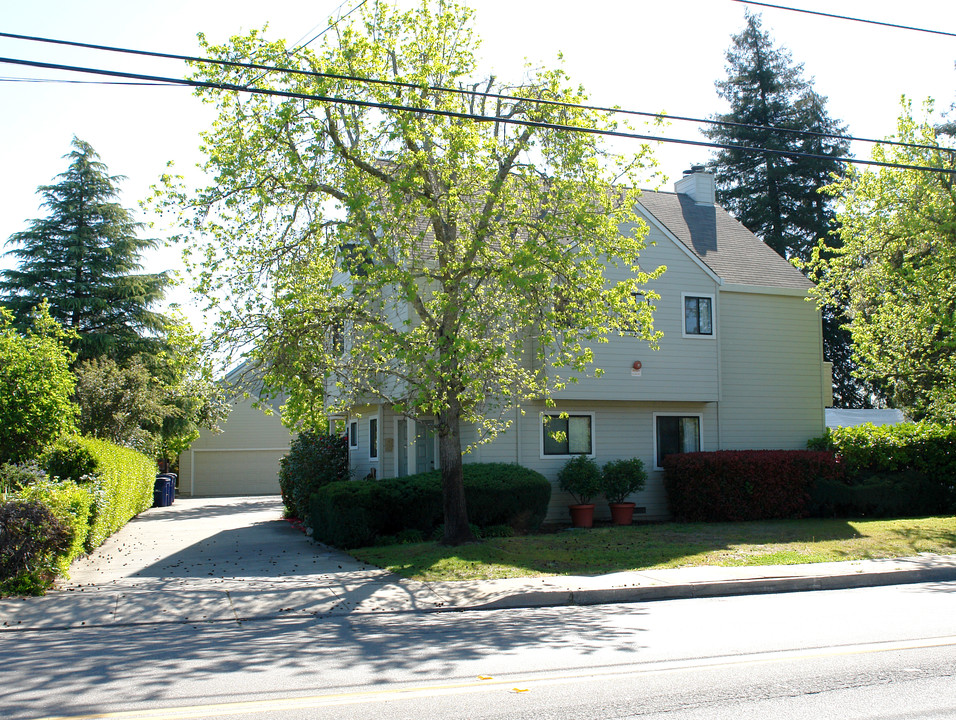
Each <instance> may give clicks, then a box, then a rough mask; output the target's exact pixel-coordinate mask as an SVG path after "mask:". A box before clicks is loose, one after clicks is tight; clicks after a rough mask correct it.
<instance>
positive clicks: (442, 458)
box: [438, 407, 475, 545]
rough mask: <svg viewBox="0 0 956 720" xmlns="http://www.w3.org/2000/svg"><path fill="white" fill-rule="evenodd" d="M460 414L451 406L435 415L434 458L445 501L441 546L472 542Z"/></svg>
mask: <svg viewBox="0 0 956 720" xmlns="http://www.w3.org/2000/svg"><path fill="white" fill-rule="evenodd" d="M460 414H461V412H460V409H459V408H457V407H453V408H449V409H448V410H446V411H445V412H443V413H440V414H439V416H438V458H439V462H440V463H441V482H442V496H443V498H444V504H445V535H444V537H443V538H442V544H443V545H462V544H463V543H468V542H474V541H475V536H474V535H473V534H472V532H471V527H470V526H469V524H468V509H467V507H466V506H465V483H464V478H463V475H462V462H461V432H460V428H459V425H460V421H459V419H460Z"/></svg>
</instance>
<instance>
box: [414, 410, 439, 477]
mask: <svg viewBox="0 0 956 720" xmlns="http://www.w3.org/2000/svg"><path fill="white" fill-rule="evenodd" d="M435 467H436V463H435V423H434V421H432V420H418V421H416V422H415V472H416V473H422V472H427V471H429V470H434V469H435Z"/></svg>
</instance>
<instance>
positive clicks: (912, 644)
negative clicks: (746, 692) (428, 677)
mask: <svg viewBox="0 0 956 720" xmlns="http://www.w3.org/2000/svg"><path fill="white" fill-rule="evenodd" d="M952 645H956V636H954V635H950V636H945V637H938V638H927V639H925V640H905V641H891V642H881V643H866V644H858V645H843V646H839V647H834V648H812V649H808V650H781V651H772V652H765V653H753V654H747V655H736V656H727V657H713V658H701V659H696V660H677V661H674V660H667V661H660V662H655V663H645V664H641V665H640V666H633V665H632V666H629V667H628V669H627V670H621V669H620V668H614V669H610V668H609V669H605V670H588V671H586V672H580V673H566V674H560V675H555V674H542V675H530V676H512V677H506V678H495V679H492V678H486V679H479V680H475V681H470V682H461V683H450V684H443V685H428V686H424V687H410V688H389V689H385V690H368V691H362V692H348V693H329V694H325V695H310V696H305V697H290V698H276V699H273V700H245V701H240V702H228V703H217V704H211V705H189V706H180V707H167V708H155V709H150V710H130V711H121V712H107V713H94V714H92V715H58V716H50V717H44V718H37V719H36V720H191V719H192V718H212V717H223V716H227V715H246V714H249V713H256V712H278V711H286V710H308V709H316V708H322V707H334V706H337V705H355V704H359V703H374V702H387V701H394V700H399V699H404V698H425V697H437V696H441V695H452V694H456V693H461V692H482V691H487V690H491V689H497V690H500V689H501V688H502V687H504V688H505V689H506V690H508V691H509V692H514V689H515V688H516V686H519V685H520V686H522V688H524V687H527V688H528V690H531V689H533V687H534V686H535V685H539V686H540V685H551V684H555V683H561V682H568V681H576V680H585V679H592V678H613V677H615V676H618V677H621V676H632V677H633V676H635V675H651V674H662V673H671V672H683V671H687V670H707V669H718V668H727V667H732V666H747V665H761V664H769V663H776V662H789V661H794V660H815V659H825V658H834V657H841V656H849V655H866V654H872V653H882V652H898V651H902V650H920V649H926V648H934V647H947V646H952ZM479 677H483V676H479ZM521 692H522V693H524V692H526V690H525V689H522V690H521Z"/></svg>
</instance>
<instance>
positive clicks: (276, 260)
mask: <svg viewBox="0 0 956 720" xmlns="http://www.w3.org/2000/svg"><path fill="white" fill-rule="evenodd" d="M433 4H434V5H435V6H436V8H435V9H434V10H433V9H432V5H433ZM471 14H472V13H471V11H470V10H468V9H466V8H464V7H461V6H458V5H456V4H454V3H452V2H437V3H429V2H427V1H426V2H423V3H422V5H421V6H420V7H419V8H418V9H417V10H415V11H411V12H399V11H397V10H394V9H390V8H388V7H386V4H385V3H381V4H379V3H376V4H375V6H374V9H372V10H369V11H368V14H367V15H366V16H365V17H364V18H363V20H362V21H361V22H360V23H355V24H352V25H349V26H347V27H342V26H338V29H337V31H336V32H337V33H338V34H337V37H335V38H333V39H330V40H328V41H326V44H325V45H324V46H323V47H322V48H321V49H319V50H317V51H312V50H310V49H308V48H298V49H294V50H290V49H288V48H287V47H286V46H285V44H284V43H283V42H267V41H266V40H264V39H263V38H262V37H260V36H259V35H258V34H257V33H252V34H250V35H249V36H247V37H236V38H233V39H232V40H231V42H230V43H229V44H227V45H223V46H210V45H206V46H205V50H206V52H207V54H208V55H210V56H211V57H215V58H218V59H221V60H230V61H239V62H250V61H251V62H255V63H261V64H268V65H272V66H276V67H281V68H299V69H303V70H307V71H315V72H317V73H324V74H321V75H320V74H313V75H303V74H292V73H290V72H286V71H280V70H277V71H275V72H263V71H262V70H258V69H245V68H242V67H235V66H222V65H202V66H199V67H197V71H196V74H197V76H198V77H199V78H201V79H203V80H208V81H211V82H217V83H230V84H233V85H236V86H243V85H252V86H255V87H258V88H273V89H278V90H282V91H287V92H292V93H299V94H303V95H309V96H311V97H301V98H288V97H286V98H272V97H266V96H263V95H248V94H245V93H237V92H233V91H230V90H203V91H200V92H201V94H202V95H204V96H205V97H206V98H207V99H208V100H209V101H210V102H214V103H216V104H217V107H218V110H219V118H218V121H217V122H216V124H215V126H214V129H213V130H212V131H210V132H208V133H206V134H205V141H206V142H205V147H206V148H207V153H208V155H209V157H208V161H207V163H206V170H207V171H208V172H209V173H210V174H211V175H212V176H213V177H215V178H216V184H215V185H214V186H212V187H210V188H208V189H206V190H204V191H202V192H200V193H198V194H197V195H196V196H194V197H190V196H187V195H185V194H180V193H177V192H176V191H175V190H174V189H173V188H171V189H170V191H169V192H170V194H169V195H168V196H167V197H168V201H169V202H170V203H172V204H174V205H178V206H180V207H185V208H186V209H187V210H186V212H187V215H186V216H185V218H184V219H185V220H186V221H187V223H189V225H188V227H189V228H190V229H191V230H192V231H193V232H194V233H195V234H196V236H197V237H206V238H210V239H211V242H209V243H207V244H206V245H205V247H200V249H199V257H200V259H201V262H202V272H201V274H200V276H199V277H200V282H199V284H198V288H197V289H198V290H199V291H200V292H201V293H202V294H204V295H206V296H207V297H208V298H209V305H210V308H217V309H218V310H219V311H220V317H219V323H218V335H217V341H218V344H219V346H220V347H232V348H233V349H235V350H238V351H242V350H243V349H248V348H249V346H250V343H252V344H253V346H254V347H253V349H252V351H251V355H252V356H253V357H254V358H255V359H256V360H258V362H259V363H260V365H261V366H262V367H263V368H265V369H266V370H267V373H266V381H267V382H268V383H270V384H271V386H272V387H274V388H279V387H282V388H286V389H287V390H288V391H289V393H290V395H291V398H290V405H289V406H290V407H291V408H300V409H302V408H308V407H311V406H312V402H313V400H312V399H313V398H314V397H316V396H319V397H322V396H324V397H325V399H326V402H327V404H328V407H329V408H330V409H335V408H347V407H355V406H356V405H361V404H363V403H366V402H368V401H369V400H372V401H379V402H383V403H385V404H387V406H389V407H391V408H392V409H394V410H395V411H396V412H399V413H403V414H405V415H406V416H408V417H410V418H435V419H436V429H437V434H438V438H439V448H440V451H439V454H440V466H441V471H442V482H443V494H444V512H445V538H444V540H445V542H446V543H459V542H463V541H467V540H470V539H472V536H471V532H470V530H469V528H468V523H467V510H466V507H465V502H464V490H463V485H462V450H463V447H462V438H461V425H462V423H477V424H479V425H480V427H481V430H482V432H483V434H484V437H485V438H487V437H490V436H492V435H493V434H494V433H496V432H498V431H500V430H501V429H502V428H503V427H506V426H507V421H506V420H504V419H503V413H501V412H500V410H502V409H503V408H505V407H508V406H513V405H514V404H515V403H518V402H520V401H523V400H526V399H530V398H535V399H540V398H542V397H544V398H547V397H549V394H550V392H552V391H553V390H554V389H555V388H558V387H561V386H562V383H563V382H565V381H566V379H567V373H571V372H585V371H587V370H588V369H589V368H590V364H591V361H592V354H591V352H590V350H589V349H588V347H589V345H590V344H591V343H593V342H596V341H600V340H602V339H606V335H607V334H608V333H610V332H614V331H617V330H626V331H628V332H632V333H634V334H636V335H637V336H638V337H641V338H644V339H645V340H653V339H654V338H655V337H656V336H655V333H654V330H653V326H652V318H651V308H650V307H649V306H648V305H647V304H646V303H643V302H642V303H637V302H635V300H634V297H635V295H634V293H635V292H636V291H637V289H638V288H639V287H640V286H641V284H642V283H644V282H646V281H647V280H648V279H650V278H651V277H656V275H657V271H655V272H651V273H647V272H643V271H642V270H641V269H640V268H639V267H638V264H637V263H638V253H639V252H640V250H641V249H642V248H643V242H642V238H643V235H644V233H645V232H646V227H645V226H644V225H643V224H642V223H640V222H639V221H638V220H637V218H636V216H635V214H634V210H633V208H634V201H635V199H636V194H637V193H636V192H635V191H632V190H628V189H623V188H626V187H635V186H636V185H637V182H638V179H637V177H636V172H637V171H638V169H639V167H640V166H641V163H642V162H643V161H645V160H646V159H647V157H648V153H649V150H648V148H647V147H643V148H640V149H639V151H638V152H637V154H636V155H634V156H631V157H629V158H627V159H625V158H620V157H613V156H611V155H609V154H607V153H605V152H603V151H602V148H601V147H600V146H599V144H598V139H597V136H595V135H593V134H586V133H578V132H568V131H562V130H556V129H550V128H549V127H547V125H548V124H559V125H574V126H583V127H587V128H604V127H612V126H613V125H612V123H611V121H610V119H609V117H608V116H607V115H605V114H601V113H596V112H593V111H589V110H584V109H581V108H577V107H574V104H575V103H581V102H584V101H585V99H586V98H585V95H584V94H583V92H582V91H581V90H580V89H575V88H573V87H571V86H570V85H569V84H568V82H567V77H566V76H565V75H564V74H563V73H562V72H561V71H559V70H539V71H529V77H528V79H527V80H526V81H525V82H524V83H523V84H521V85H518V86H509V85H504V84H502V83H500V82H497V81H495V80H494V79H485V80H483V81H482V80H480V78H479V77H477V75H476V66H475V57H474V51H475V48H476V46H477V40H476V38H475V37H474V35H473V32H472V29H471ZM346 77H348V78H369V79H383V80H387V81H389V82H390V83H392V84H383V83H376V82H367V81H362V80H360V79H345V78H346ZM441 87H453V88H458V89H460V90H461V91H462V92H460V93H452V92H446V91H444V90H440V89H438V88H441ZM478 87H480V88H481V89H482V90H483V91H489V92H501V93H504V94H506V95H508V96H511V97H509V98H503V97H496V96H493V95H486V94H482V93H481V92H478V91H477V88H478ZM322 98H329V99H322ZM334 98H342V100H341V101H339V100H335V99H334ZM538 98H545V99H549V100H555V101H563V102H567V103H570V105H568V106H555V105H546V104H542V103H540V102H536V99H538ZM346 103H348V104H346ZM400 107H406V108H411V109H397V108H400ZM471 115H481V116H482V117H483V118H484V119H485V120H484V121H477V120H475V119H472V118H471V117H469V116H471ZM505 120H511V121H517V122H522V123H526V124H523V125H519V124H509V123H507V122H504V121H505ZM612 183H618V185H614V186H612ZM615 187H620V188H622V189H614V188H615ZM622 227H624V228H625V232H623V233H622V232H621V228H622ZM607 263H611V264H612V265H616V266H617V267H618V268H619V270H618V271H617V274H616V275H614V276H613V278H612V279H609V277H608V275H607V273H606V271H605V270H606V264H607ZM650 297H652V298H653V297H656V296H655V295H653V294H651V295H650ZM562 368H563V369H564V370H562Z"/></svg>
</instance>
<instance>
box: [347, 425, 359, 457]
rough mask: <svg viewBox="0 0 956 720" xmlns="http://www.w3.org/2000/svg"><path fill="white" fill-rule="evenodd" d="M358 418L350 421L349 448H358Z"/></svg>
mask: <svg viewBox="0 0 956 720" xmlns="http://www.w3.org/2000/svg"><path fill="white" fill-rule="evenodd" d="M358 446H359V444H358V420H352V421H351V422H349V448H350V449H352V450H358Z"/></svg>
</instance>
